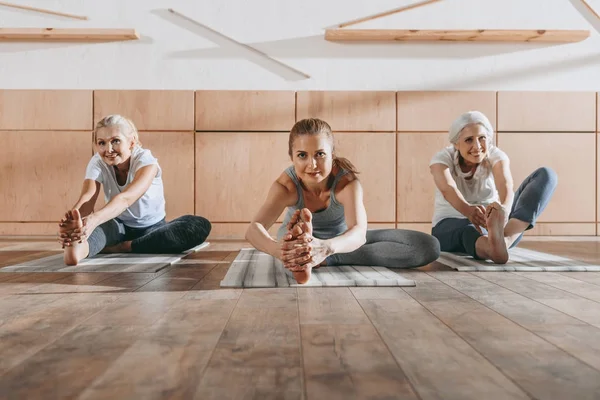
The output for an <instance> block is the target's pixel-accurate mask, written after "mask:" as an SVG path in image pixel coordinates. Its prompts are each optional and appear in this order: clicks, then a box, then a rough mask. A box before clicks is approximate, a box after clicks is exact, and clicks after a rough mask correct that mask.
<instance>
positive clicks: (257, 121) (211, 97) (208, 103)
mask: <svg viewBox="0 0 600 400" xmlns="http://www.w3.org/2000/svg"><path fill="white" fill-rule="evenodd" d="M295 107H296V94H295V93H294V92H292V91H239V90H198V91H196V130H197V131H232V132H235V131H259V132H267V131H284V132H289V130H290V129H291V128H292V126H293V125H294V122H295V112H296V110H295Z"/></svg>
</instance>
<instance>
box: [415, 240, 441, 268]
mask: <svg viewBox="0 0 600 400" xmlns="http://www.w3.org/2000/svg"><path fill="white" fill-rule="evenodd" d="M418 239H419V240H418V243H417V246H418V248H419V250H420V251H419V254H421V257H420V260H419V266H423V265H427V264H429V263H432V262H434V261H435V260H437V259H438V258H439V257H440V251H441V250H440V241H439V240H438V239H437V238H436V237H434V236H432V235H428V234H426V233H421V235H419V238H418Z"/></svg>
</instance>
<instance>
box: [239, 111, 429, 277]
mask: <svg viewBox="0 0 600 400" xmlns="http://www.w3.org/2000/svg"><path fill="white" fill-rule="evenodd" d="M288 154H289V156H290V158H291V160H292V163H293V165H292V166H290V167H289V168H287V169H286V170H285V171H284V172H283V173H282V174H281V175H280V176H279V178H278V179H277V180H276V181H275V182H274V183H273V184H272V185H271V189H270V190H269V193H268V195H267V199H266V200H265V202H264V204H263V205H262V207H261V208H260V210H259V211H258V213H257V215H256V216H255V217H254V220H253V221H252V222H251V224H250V226H249V227H248V230H247V232H246V239H247V240H248V241H249V242H250V243H251V244H252V245H253V246H254V247H255V248H257V249H258V250H261V251H263V252H265V253H268V254H270V255H272V256H273V257H276V258H278V259H280V260H282V261H283V263H284V266H285V267H286V268H287V269H289V270H290V271H292V272H293V275H294V277H295V278H296V280H297V281H298V282H299V283H305V282H306V281H308V279H309V278H310V273H311V269H312V268H314V267H318V266H319V265H380V266H386V267H391V268H415V267H419V266H422V265H425V264H428V263H430V262H432V261H434V260H435V259H437V258H438V256H439V243H438V242H437V240H436V239H435V238H434V237H432V236H430V235H427V234H425V233H421V232H416V231H408V230H399V229H382V230H370V231H367V213H366V210H365V207H364V204H363V189H362V186H361V184H360V181H359V180H358V178H357V174H358V172H357V171H356V169H355V167H354V166H353V165H352V163H351V162H350V161H348V160H347V159H345V158H340V157H337V156H336V155H335V149H334V143H333V134H332V131H331V128H330V126H329V125H328V124H327V123H326V122H325V121H322V120H319V119H304V120H301V121H298V122H297V123H296V124H295V125H294V126H293V127H292V129H291V131H290V135H289V146H288ZM286 207H287V209H288V211H287V213H286V215H285V220H284V223H283V225H282V227H281V228H280V229H279V232H278V234H277V239H274V238H272V237H271V236H270V235H269V234H268V232H267V230H268V229H269V228H270V227H271V226H272V225H273V223H274V222H275V221H276V220H277V217H279V215H281V213H282V212H283V211H284V209H285V208H286Z"/></svg>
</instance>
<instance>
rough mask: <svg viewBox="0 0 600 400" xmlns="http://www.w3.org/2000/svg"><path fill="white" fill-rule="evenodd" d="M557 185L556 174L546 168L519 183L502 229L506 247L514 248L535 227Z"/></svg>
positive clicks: (538, 170) (536, 171) (539, 169)
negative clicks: (506, 221) (524, 234)
mask: <svg viewBox="0 0 600 400" xmlns="http://www.w3.org/2000/svg"><path fill="white" fill-rule="evenodd" d="M557 183H558V177H557V175H556V173H555V172H554V171H553V170H551V169H550V168H547V167H542V168H538V169H537V170H535V171H534V172H533V173H532V174H531V175H529V176H528V177H527V178H526V179H525V180H524V181H523V183H521V186H519V189H517V191H516V192H515V198H514V200H513V205H512V209H511V211H510V214H509V220H508V223H507V224H506V226H505V227H504V237H505V240H506V244H507V246H508V247H515V246H516V245H517V244H518V243H519V242H520V241H521V239H522V238H523V233H524V232H525V231H526V230H529V229H531V228H533V227H534V226H535V221H536V220H537V219H538V217H539V216H540V214H541V213H542V211H544V209H545V208H546V206H547V205H548V202H550V199H551V198H552V195H553V194H554V191H555V189H556V185H557Z"/></svg>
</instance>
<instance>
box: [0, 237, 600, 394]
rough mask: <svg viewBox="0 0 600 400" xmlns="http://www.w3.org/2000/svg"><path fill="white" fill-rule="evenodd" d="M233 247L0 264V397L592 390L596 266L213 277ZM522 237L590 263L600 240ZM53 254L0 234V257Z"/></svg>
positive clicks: (597, 343)
mask: <svg viewBox="0 0 600 400" xmlns="http://www.w3.org/2000/svg"><path fill="white" fill-rule="evenodd" d="M242 245H243V244H242V243H235V242H222V243H213V244H212V245H211V246H210V247H209V248H208V249H207V251H203V252H199V253H196V254H193V255H192V256H191V257H190V258H191V259H193V261H191V260H190V261H188V263H186V264H184V265H182V266H177V267H175V266H171V267H169V268H167V269H165V270H162V271H160V272H158V273H0V397H1V398H10V399H12V398H14V399H38V398H39V399H70V398H77V399H138V398H139V399H167V398H168V399H192V398H196V399H220V400H221V399H303V398H306V399H326V400H333V399H460V400H466V399H476V400H492V399H565V400H570V399H577V400H583V399H600V273H593V272H573V273H566V272H565V273H549V272H544V273H536V272H532V273H516V272H481V273H466V272H455V271H449V270H446V269H445V268H444V267H442V266H440V265H439V264H435V263H434V264H432V265H430V266H428V267H426V268H424V270H417V271H403V272H401V273H402V274H403V275H404V276H405V277H407V278H410V279H414V280H416V281H417V282H418V284H417V286H416V287H411V288H325V289H323V288H299V289H295V288H289V289H271V290H267V289H246V290H238V289H234V290H232V289H219V288H218V286H219V281H220V280H221V279H222V277H223V276H224V274H225V273H226V271H227V268H228V267H229V263H230V262H231V261H232V260H233V259H234V258H235V256H236V254H237V250H239V248H240V247H241V246H242ZM522 246H523V247H527V248H531V249H536V250H541V251H547V252H551V253H554V254H558V255H565V256H569V257H573V258H579V259H582V260H584V261H587V262H591V263H599V264H600V242H597V241H577V242H563V241H557V242H555V241H529V240H527V241H524V242H523V243H522ZM55 251H56V248H55V246H54V244H53V243H49V242H40V241H36V240H21V241H15V240H2V241H0V266H4V265H9V264H14V263H16V262H22V261H26V260H29V259H34V258H39V257H40V256H44V255H48V254H53V253H54V252H55Z"/></svg>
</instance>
